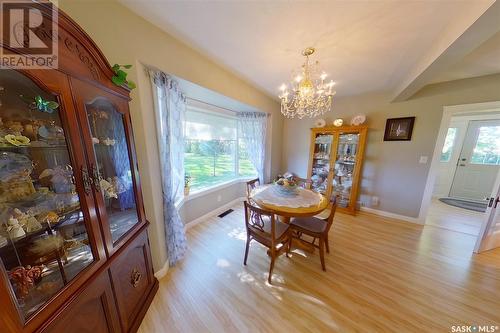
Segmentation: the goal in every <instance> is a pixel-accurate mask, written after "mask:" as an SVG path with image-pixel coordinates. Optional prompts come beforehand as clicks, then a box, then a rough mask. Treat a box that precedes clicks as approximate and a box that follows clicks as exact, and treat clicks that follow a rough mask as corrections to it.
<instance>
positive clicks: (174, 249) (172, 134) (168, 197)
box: [149, 70, 187, 266]
mask: <svg viewBox="0 0 500 333" xmlns="http://www.w3.org/2000/svg"><path fill="white" fill-rule="evenodd" d="M149 74H150V77H151V83H152V87H153V95H154V105H155V112H156V131H157V137H158V149H159V154H160V166H161V182H162V191H163V214H164V223H165V240H166V242H167V251H168V253H167V254H168V260H169V264H170V266H173V265H175V264H176V263H177V262H178V261H179V260H181V259H182V258H183V256H184V254H185V252H186V248H187V243H186V235H185V232H184V225H183V223H182V221H181V218H180V216H179V211H178V210H177V208H176V207H175V202H176V201H177V200H178V199H180V198H181V197H182V196H183V190H184V135H183V127H184V126H183V119H184V115H185V113H186V98H185V96H184V95H183V94H182V92H181V91H180V90H179V87H178V84H177V81H175V80H173V79H172V78H171V77H170V76H169V75H167V74H165V73H163V72H160V71H153V70H150V72H149Z"/></svg>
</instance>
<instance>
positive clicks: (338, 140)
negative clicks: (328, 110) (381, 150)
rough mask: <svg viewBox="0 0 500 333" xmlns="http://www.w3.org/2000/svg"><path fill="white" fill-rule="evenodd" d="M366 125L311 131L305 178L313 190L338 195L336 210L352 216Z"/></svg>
mask: <svg viewBox="0 0 500 333" xmlns="http://www.w3.org/2000/svg"><path fill="white" fill-rule="evenodd" d="M367 130H368V127H367V126H342V127H333V126H331V127H319V128H312V129H311V147H310V158H309V169H308V172H307V173H308V178H310V179H311V180H312V188H313V190H315V191H318V192H320V193H322V194H325V195H327V196H332V195H337V196H338V201H337V203H338V208H339V210H341V211H344V212H346V213H349V214H353V215H354V214H355V212H356V202H357V198H358V189H359V183H360V178H361V166H362V164H363V157H364V150H365V142H366V133H367Z"/></svg>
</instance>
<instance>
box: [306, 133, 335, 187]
mask: <svg viewBox="0 0 500 333" xmlns="http://www.w3.org/2000/svg"><path fill="white" fill-rule="evenodd" d="M334 139H335V138H334V135H333V134H323V133H317V134H316V137H315V138H314V152H313V160H312V166H311V181H312V185H311V187H312V189H313V190H314V191H317V192H320V193H322V194H325V193H327V190H328V182H329V176H330V169H331V151H332V147H334V145H333V144H334Z"/></svg>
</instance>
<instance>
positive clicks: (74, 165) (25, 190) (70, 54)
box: [0, 4, 158, 333]
mask: <svg viewBox="0 0 500 333" xmlns="http://www.w3.org/2000/svg"><path fill="white" fill-rule="evenodd" d="M39 8H40V9H41V12H42V14H43V15H44V17H46V18H50V15H49V14H50V13H51V11H50V7H49V6H48V5H44V4H40V6H39ZM57 25H58V44H59V47H58V52H59V54H58V67H57V68H54V69H23V70H21V69H13V68H6V67H3V68H2V69H0V332H1V333H7V332H9V333H10V332H65V333H67V332H92V333H100V332H134V331H136V330H137V328H138V326H139V324H140V322H141V320H142V318H143V316H144V315H145V312H146V310H147V308H148V306H149V304H150V302H151V301H152V299H153V296H154V294H155V292H156V290H157V289H158V281H157V280H156V279H155V278H154V276H153V268H152V264H151V254H150V248H149V239H148V235H147V225H148V222H147V221H146V219H145V214H144V205H143V202H142V195H141V186H140V180H139V174H138V170H137V157H136V154H135V149H134V141H133V135H132V127H131V122H130V114H129V107H128V102H129V99H130V98H129V91H128V90H127V89H126V88H125V87H122V86H116V85H115V84H113V83H112V81H111V77H112V76H113V75H114V73H113V71H112V69H111V66H110V65H109V63H108V62H107V60H106V59H105V58H104V56H103V54H102V53H101V51H100V50H99V49H98V48H97V46H96V45H95V44H94V42H93V41H92V40H91V39H90V38H89V36H88V35H87V34H86V33H85V32H84V31H82V29H81V28H80V27H79V26H78V25H77V24H76V23H75V22H74V21H73V20H71V19H70V18H69V17H68V16H67V15H65V14H64V13H62V12H61V11H59V12H58V23H57ZM46 28H47V27H46V26H45V25H41V26H39V27H38V29H40V31H39V32H42V33H41V34H40V36H42V37H45V38H50V37H47V36H50V34H49V33H46V34H43V29H46ZM9 45H10V44H6V43H4V41H2V48H3V49H4V50H8V51H11V52H15V50H14V49H10V46H9Z"/></svg>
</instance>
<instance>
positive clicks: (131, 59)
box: [59, 0, 283, 270]
mask: <svg viewBox="0 0 500 333" xmlns="http://www.w3.org/2000/svg"><path fill="white" fill-rule="evenodd" d="M59 7H60V8H61V9H62V10H64V11H65V12H66V13H67V14H68V15H69V16H71V17H72V18H73V19H74V20H75V21H76V22H77V23H78V24H79V25H80V26H81V27H82V28H83V29H84V30H85V31H86V32H87V33H88V34H89V35H90V37H91V38H92V39H93V40H94V41H95V42H96V44H97V45H98V46H99V48H100V49H101V50H102V51H103V53H104V55H105V56H106V57H107V58H108V60H109V62H110V63H111V64H114V63H120V64H133V65H134V68H133V69H132V71H131V73H130V75H129V77H130V78H131V79H132V80H135V81H136V82H137V83H138V87H137V89H135V90H134V91H133V92H132V102H131V104H130V107H131V115H132V123H133V127H134V137H135V141H136V146H137V155H138V159H139V171H140V175H141V181H142V185H143V196H144V202H145V206H146V215H147V217H148V220H149V221H150V222H151V224H152V225H151V228H150V232H149V234H150V239H151V248H152V253H153V264H154V267H155V269H156V270H158V269H160V268H161V267H162V266H163V263H164V262H165V260H166V255H165V253H166V250H165V242H164V235H163V233H164V229H163V224H162V214H163V213H162V203H161V188H160V184H159V177H160V170H159V160H158V153H157V145H156V134H155V122H154V115H153V108H152V97H151V96H152V95H151V89H150V85H149V81H148V78H147V76H146V75H145V73H144V71H143V67H142V64H145V65H151V66H154V67H156V68H158V69H161V70H163V71H164V72H166V73H170V74H174V75H176V76H178V77H181V78H184V79H186V80H188V81H191V82H193V83H196V84H198V85H200V86H203V87H206V88H208V89H211V90H213V91H216V92H218V93H220V94H222V95H225V96H228V97H230V98H233V99H235V100H239V101H241V102H243V103H245V104H248V105H250V106H253V107H255V108H257V109H259V110H262V111H265V112H269V113H271V114H272V115H273V116H272V134H271V139H272V141H271V142H272V147H271V155H270V158H271V161H270V162H271V174H275V173H277V172H278V171H279V170H280V163H281V140H282V126H283V120H282V118H281V115H280V112H279V104H278V103H277V102H276V101H275V100H273V99H271V98H269V97H268V96H267V95H265V94H263V93H262V92H261V91H259V90H257V89H255V88H254V87H252V86H251V85H249V84H248V83H247V82H245V81H243V80H241V79H240V78H238V77H236V76H235V75H233V74H232V73H230V72H229V71H227V70H225V69H224V68H222V67H220V66H219V65H217V64H215V63H214V62H212V61H211V60H210V59H208V58H207V57H205V56H203V55H202V54H200V53H198V52H196V51H194V50H193V49H191V48H189V47H187V46H186V45H185V44H183V43H182V42H180V41H178V40H176V39H175V38H173V37H172V36H170V35H168V34H166V33H165V32H163V31H162V30H160V29H159V28H157V27H155V26H153V25H151V24H150V23H148V22H147V21H145V20H144V19H142V18H141V17H139V16H137V15H135V14H134V13H132V12H131V11H129V10H128V9H127V8H125V7H124V6H122V5H120V4H118V3H116V2H114V1H105V0H100V1H75V0H60V1H59ZM211 199H212V198H211V197H208V198H205V200H198V202H199V204H200V205H204V204H207V205H208V206H209V207H210V206H211V205H212V202H211Z"/></svg>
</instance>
